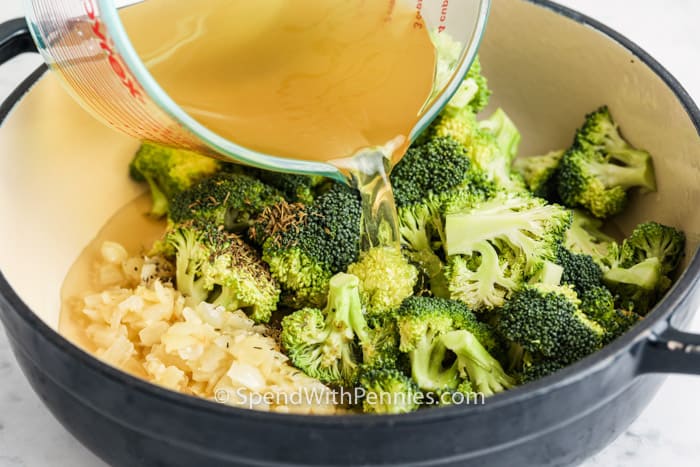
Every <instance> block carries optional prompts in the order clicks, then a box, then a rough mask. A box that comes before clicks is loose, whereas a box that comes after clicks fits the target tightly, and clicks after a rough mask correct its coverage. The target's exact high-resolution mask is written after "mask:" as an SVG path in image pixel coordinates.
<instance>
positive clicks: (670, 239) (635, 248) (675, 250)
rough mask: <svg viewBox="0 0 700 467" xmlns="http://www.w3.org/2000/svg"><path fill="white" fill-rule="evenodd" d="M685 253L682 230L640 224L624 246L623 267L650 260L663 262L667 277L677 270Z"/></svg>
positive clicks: (651, 223)
mask: <svg viewBox="0 0 700 467" xmlns="http://www.w3.org/2000/svg"><path fill="white" fill-rule="evenodd" d="M684 253H685V234H684V233H683V232H681V231H680V230H678V229H676V228H674V227H669V226H666V225H662V224H659V223H658V222H645V223H643V224H639V225H638V226H637V227H636V228H635V229H634V230H633V231H632V234H631V235H630V236H629V237H628V238H627V239H626V240H625V242H624V243H623V245H622V252H621V256H622V266H623V267H630V266H632V265H634V264H637V263H640V262H642V261H644V260H645V259H648V258H658V259H659V261H661V272H662V273H663V274H665V275H669V274H671V273H672V272H673V271H675V270H676V268H677V267H678V265H679V264H680V262H681V260H682V259H683V255H684Z"/></svg>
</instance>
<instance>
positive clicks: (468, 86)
mask: <svg viewBox="0 0 700 467" xmlns="http://www.w3.org/2000/svg"><path fill="white" fill-rule="evenodd" d="M490 97H491V90H490V89H489V87H488V81H487V79H486V77H485V76H484V75H482V74H481V61H480V60H479V57H478V56H477V57H476V58H475V59H474V62H473V63H472V66H471V67H470V68H469V72H468V73H467V76H466V77H465V78H464V81H463V82H462V84H461V85H460V86H459V89H458V90H457V92H456V93H455V95H454V96H453V97H452V99H450V101H449V102H448V103H447V108H454V109H463V108H465V107H469V109H470V110H471V111H472V112H474V113H479V112H481V111H482V110H483V109H484V108H485V107H486V106H487V105H488V104H489V98H490Z"/></svg>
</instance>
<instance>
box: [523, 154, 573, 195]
mask: <svg viewBox="0 0 700 467" xmlns="http://www.w3.org/2000/svg"><path fill="white" fill-rule="evenodd" d="M563 155H564V151H552V152H549V153H547V154H544V155H542V156H531V157H520V158H518V159H516V160H515V161H514V162H513V168H514V169H515V170H516V171H517V172H518V173H519V174H520V175H522V177H523V179H524V180H525V184H526V185H527V188H528V190H530V192H531V193H532V194H533V195H535V196H537V197H538V198H544V199H546V200H547V201H549V202H553V203H556V202H558V201H559V194H558V193H557V169H558V167H559V162H560V161H561V158H562V156H563Z"/></svg>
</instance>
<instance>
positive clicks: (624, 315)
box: [581, 286, 642, 344]
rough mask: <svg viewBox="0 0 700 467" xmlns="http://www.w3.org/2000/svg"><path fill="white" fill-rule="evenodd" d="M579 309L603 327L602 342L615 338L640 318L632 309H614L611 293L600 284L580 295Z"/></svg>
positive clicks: (608, 341) (605, 342)
mask: <svg viewBox="0 0 700 467" xmlns="http://www.w3.org/2000/svg"><path fill="white" fill-rule="evenodd" d="M581 310H583V312H584V313H585V314H586V316H588V317H589V318H591V319H593V320H594V321H596V322H597V323H598V324H600V325H601V326H602V327H603V329H605V335H604V336H603V343H604V344H608V343H610V342H612V341H613V340H615V339H617V338H618V337H620V336H621V335H622V334H624V333H625V332H626V331H627V330H628V329H630V328H631V327H632V326H634V325H635V324H636V323H637V322H639V320H640V319H642V317H641V316H639V315H638V314H637V313H634V312H633V311H628V310H621V309H616V308H615V300H614V297H613V295H612V293H611V292H610V291H609V290H608V289H607V288H605V287H600V286H599V287H593V288H591V289H589V290H587V291H585V292H584V293H583V294H582V295H581Z"/></svg>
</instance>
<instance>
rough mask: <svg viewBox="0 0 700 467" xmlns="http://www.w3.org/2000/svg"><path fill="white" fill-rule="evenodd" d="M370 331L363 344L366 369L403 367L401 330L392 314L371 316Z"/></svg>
mask: <svg viewBox="0 0 700 467" xmlns="http://www.w3.org/2000/svg"><path fill="white" fill-rule="evenodd" d="M367 320H368V323H369V331H368V333H367V337H366V339H365V340H364V341H363V342H362V343H361V344H362V365H363V367H364V368H373V369H389V368H398V367H400V366H401V355H400V352H399V330H398V327H397V325H396V320H395V319H394V316H393V315H391V314H382V315H377V314H369V315H368V319H367Z"/></svg>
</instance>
